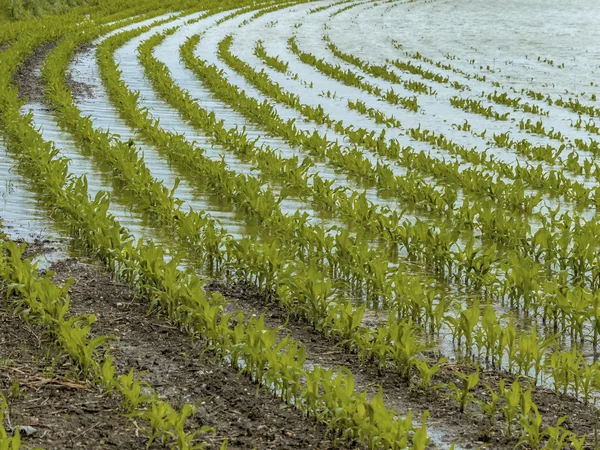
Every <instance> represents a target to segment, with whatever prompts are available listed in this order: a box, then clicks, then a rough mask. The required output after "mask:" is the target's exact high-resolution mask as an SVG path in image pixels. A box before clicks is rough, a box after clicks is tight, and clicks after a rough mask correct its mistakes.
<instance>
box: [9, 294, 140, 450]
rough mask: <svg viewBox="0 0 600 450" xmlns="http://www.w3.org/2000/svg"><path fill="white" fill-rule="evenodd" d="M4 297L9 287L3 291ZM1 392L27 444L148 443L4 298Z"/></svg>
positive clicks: (113, 400) (136, 446)
mask: <svg viewBox="0 0 600 450" xmlns="http://www.w3.org/2000/svg"><path fill="white" fill-rule="evenodd" d="M0 296H2V298H4V297H5V292H0ZM0 392H1V393H2V394H3V395H4V396H5V397H6V399H7V403H8V406H9V412H8V414H7V417H5V420H4V427H5V428H6V429H7V431H8V432H9V434H12V433H13V432H14V429H15V427H23V428H22V430H21V432H20V434H21V440H22V444H23V445H24V446H25V448H33V447H36V448H37V447H43V448H46V449H65V448H80V449H125V448H127V449H140V450H142V449H144V448H146V445H145V440H144V439H143V438H142V437H138V433H137V431H136V427H135V424H134V423H133V422H132V421H130V420H129V419H126V418H125V417H123V416H122V415H121V409H120V404H119V402H118V400H117V399H116V398H111V397H108V396H106V395H103V394H102V393H100V392H99V391H97V390H96V389H95V388H94V387H93V386H91V385H89V384H87V383H85V382H82V381H81V380H79V379H78V378H77V376H76V374H74V373H73V370H72V366H71V365H70V364H69V362H68V361H67V360H66V359H65V358H64V357H61V356H60V355H59V354H58V353H57V351H56V350H55V349H54V348H53V346H52V343H51V342H48V340H47V339H46V338H45V337H44V334H43V332H42V330H39V329H37V328H35V327H29V326H27V325H26V324H25V322H24V321H23V319H22V318H20V317H15V316H14V315H13V314H12V313H10V312H8V311H7V309H6V305H5V303H4V302H2V303H0Z"/></svg>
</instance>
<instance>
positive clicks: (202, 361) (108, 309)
mask: <svg viewBox="0 0 600 450" xmlns="http://www.w3.org/2000/svg"><path fill="white" fill-rule="evenodd" d="M51 269H52V270H53V271H54V272H55V280H56V281H57V282H62V281H65V280H66V279H67V278H70V277H72V278H74V279H75V280H76V283H75V284H74V285H73V286H72V289H71V311H72V312H73V313H75V314H82V313H90V314H94V315H96V317H97V319H98V321H97V322H96V324H95V325H94V333H98V334H104V335H107V334H113V335H114V336H115V339H114V341H113V342H112V344H111V346H110V352H111V355H113V356H114V358H115V365H116V367H117V370H118V372H119V373H127V372H128V371H129V370H130V369H134V370H135V371H136V372H138V373H142V378H143V379H144V380H145V381H146V382H148V383H149V384H150V385H151V386H152V388H153V389H155V390H156V391H157V393H158V394H159V395H160V396H161V397H162V398H164V399H166V400H167V401H168V402H169V403H170V404H171V406H173V407H177V408H180V407H181V406H182V405H183V404H184V403H190V404H192V405H194V406H196V407H197V413H196V415H195V416H194V417H193V418H191V419H189V420H188V426H189V428H190V429H191V430H196V429H199V428H200V427H202V426H204V425H207V426H210V427H213V428H215V429H216V433H215V434H214V435H212V434H208V435H204V436H203V437H202V439H203V440H205V441H207V442H210V443H211V444H212V446H213V448H218V447H219V446H220V445H221V443H222V441H223V440H224V439H225V438H227V439H228V440H229V448H240V449H252V448H254V447H256V448H259V449H269V448H277V449H300V448H302V449H304V448H306V449H326V448H331V447H332V442H331V441H330V437H329V436H328V435H327V430H326V428H325V427H323V426H321V425H317V424H316V423H315V422H314V421H313V420H312V419H307V418H304V417H303V416H302V415H301V414H300V412H299V411H297V410H295V409H294V408H291V407H288V406H286V405H285V404H283V403H282V402H281V401H280V400H279V399H277V398H273V397H272V395H271V394H270V393H269V392H266V391H264V390H258V389H257V386H256V385H254V384H253V383H252V382H251V381H250V380H249V379H247V378H245V377H240V376H239V375H238V374H237V373H236V372H235V371H234V370H233V369H231V368H230V367H228V366H225V365H222V364H221V363H218V362H215V361H213V359H212V358H211V357H210V355H209V354H206V355H204V357H202V353H203V352H204V350H205V348H204V347H203V346H202V345H201V343H199V342H191V340H190V337H189V336H188V335H186V334H185V333H183V332H181V331H179V330H178V329H177V328H175V327H173V326H171V325H170V324H169V323H168V322H165V321H162V320H160V319H158V318H156V317H154V316H150V315H147V305H146V304H145V303H143V302H142V301H141V300H140V299H138V298H136V297H135V295H134V294H133V292H132V291H131V289H130V288H129V287H128V286H126V285H123V284H121V283H116V282H114V281H112V280H111V278H110V277H109V276H107V275H106V274H105V273H103V272H102V270H101V269H99V268H98V267H95V266H93V265H89V264H86V263H83V262H82V261H80V260H78V259H75V258H72V259H68V260H64V261H60V262H58V263H55V264H53V266H52V267H51Z"/></svg>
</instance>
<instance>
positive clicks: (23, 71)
mask: <svg viewBox="0 0 600 450" xmlns="http://www.w3.org/2000/svg"><path fill="white" fill-rule="evenodd" d="M56 46H57V43H56V42H48V43H46V44H44V45H42V46H40V47H38V48H36V49H35V51H34V52H33V53H32V54H31V56H29V58H27V60H26V61H25V63H24V64H21V65H20V66H19V69H18V70H17V72H16V73H15V75H14V78H13V81H14V83H15V86H16V87H17V88H18V89H19V98H26V99H27V101H28V102H31V103H33V102H41V101H42V100H43V99H44V84H43V83H42V82H41V80H40V69H41V67H42V64H43V63H44V61H45V60H46V57H47V56H48V54H49V53H50V52H51V51H52V50H54V49H55V48H56Z"/></svg>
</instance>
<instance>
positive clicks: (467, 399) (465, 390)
mask: <svg viewBox="0 0 600 450" xmlns="http://www.w3.org/2000/svg"><path fill="white" fill-rule="evenodd" d="M457 375H458V376H459V377H460V379H461V380H462V382H461V384H460V386H457V385H456V384H455V383H454V382H451V383H449V384H448V388H449V389H450V390H452V393H451V394H450V396H451V397H452V398H453V399H454V400H456V402H457V403H458V404H459V406H460V412H465V408H466V407H467V406H468V405H470V404H471V403H472V402H473V401H474V399H475V396H474V395H473V392H472V390H473V389H475V388H476V387H477V385H478V384H479V368H477V370H476V371H475V372H473V373H472V374H470V375H465V374H463V373H460V372H458V373H457Z"/></svg>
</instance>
